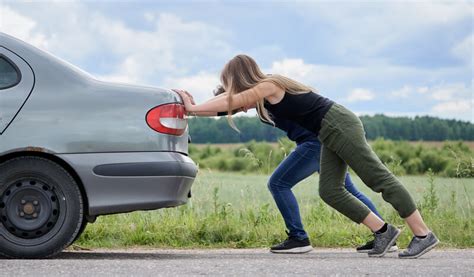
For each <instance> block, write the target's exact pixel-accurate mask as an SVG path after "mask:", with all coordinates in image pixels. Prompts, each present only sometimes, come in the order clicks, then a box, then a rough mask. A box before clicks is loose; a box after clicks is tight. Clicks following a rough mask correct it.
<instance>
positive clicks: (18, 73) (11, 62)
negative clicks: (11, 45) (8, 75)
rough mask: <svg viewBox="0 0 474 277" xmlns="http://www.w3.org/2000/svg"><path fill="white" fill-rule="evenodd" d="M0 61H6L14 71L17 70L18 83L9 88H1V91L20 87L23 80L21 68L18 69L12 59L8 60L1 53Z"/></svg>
mask: <svg viewBox="0 0 474 277" xmlns="http://www.w3.org/2000/svg"><path fill="white" fill-rule="evenodd" d="M0 59H4V60H5V61H6V62H7V63H9V64H10V65H11V66H12V67H13V69H15V71H16V76H17V78H16V81H15V82H14V83H13V84H11V85H9V86H6V87H0V90H5V89H9V88H12V87H15V86H16V85H18V84H19V83H20V82H21V79H22V75H21V71H20V68H18V66H17V65H16V64H15V63H14V62H13V61H12V60H11V59H10V58H8V57H7V56H5V55H4V54H2V53H0Z"/></svg>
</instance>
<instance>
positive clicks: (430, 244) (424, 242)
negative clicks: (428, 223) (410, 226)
mask: <svg viewBox="0 0 474 277" xmlns="http://www.w3.org/2000/svg"><path fill="white" fill-rule="evenodd" d="M438 243H439V240H438V238H437V237H436V236H435V234H433V233H432V232H429V233H428V235H427V236H426V238H424V239H420V238H417V237H413V238H412V239H411V241H410V244H409V245H408V248H407V249H406V250H405V251H403V252H401V253H398V257H399V258H400V259H416V258H418V257H421V256H422V255H423V254H425V253H426V252H428V251H430V250H431V249H433V248H434V247H435V246H436V245H437V244H438Z"/></svg>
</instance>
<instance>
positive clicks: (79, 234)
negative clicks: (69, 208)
mask: <svg viewBox="0 0 474 277" xmlns="http://www.w3.org/2000/svg"><path fill="white" fill-rule="evenodd" d="M86 227H87V221H85V220H84V219H83V221H82V224H81V228H79V231H78V232H77V234H76V237H74V239H73V240H72V242H71V243H70V244H69V245H68V246H70V245H72V244H73V243H74V242H76V240H78V239H79V237H80V236H81V235H82V233H84V230H85V229H86Z"/></svg>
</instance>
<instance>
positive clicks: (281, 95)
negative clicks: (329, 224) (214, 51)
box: [176, 55, 439, 258]
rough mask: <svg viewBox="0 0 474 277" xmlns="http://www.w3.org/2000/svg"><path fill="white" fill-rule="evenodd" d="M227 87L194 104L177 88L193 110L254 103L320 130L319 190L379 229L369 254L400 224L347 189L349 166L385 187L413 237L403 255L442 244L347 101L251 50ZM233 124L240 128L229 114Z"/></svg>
mask: <svg viewBox="0 0 474 277" xmlns="http://www.w3.org/2000/svg"><path fill="white" fill-rule="evenodd" d="M220 79H221V82H222V85H223V86H224V88H225V90H226V93H224V94H221V95H220V96H217V97H214V98H212V99H210V100H208V101H206V102H204V103H202V104H199V105H195V104H194V103H193V101H192V97H190V95H189V94H188V93H187V92H186V91H181V90H176V92H177V93H179V94H180V95H181V97H182V99H183V102H184V105H185V108H186V110H187V112H188V113H190V114H193V113H195V114H198V115H205V114H215V113H217V112H225V111H227V112H228V114H232V110H235V109H239V108H242V107H249V106H255V107H256V108H257V112H258V115H259V116H260V118H261V120H263V121H266V122H269V123H273V122H272V120H271V118H270V117H269V115H268V111H270V112H271V114H272V116H274V117H278V118H283V119H287V120H290V121H293V122H295V123H298V124H299V125H300V126H302V127H304V128H306V129H307V130H309V131H311V132H313V133H314V134H316V135H318V136H319V139H320V140H321V142H322V145H323V147H322V153H321V168H320V181H319V194H320V196H321V198H322V199H323V200H324V201H325V202H326V203H327V204H329V205H330V206H332V207H333V208H335V209H336V210H338V211H339V212H341V213H342V214H344V215H345V216H347V217H348V218H350V219H351V220H352V221H354V222H356V223H363V224H364V225H365V226H367V227H368V228H370V230H371V231H372V232H374V235H375V241H374V247H373V249H372V250H371V251H370V252H369V256H371V257H381V256H383V255H385V254H386V252H387V251H388V250H389V249H390V247H391V246H392V245H393V244H394V243H395V242H396V240H397V238H398V236H399V235H400V230H399V229H397V228H396V227H394V226H393V225H391V224H387V223H385V222H384V221H383V220H381V219H380V218H379V217H377V216H376V215H375V214H374V213H373V212H371V211H370V210H369V209H368V208H367V207H366V206H365V205H363V204H362V203H361V202H360V201H359V200H357V199H356V198H355V197H354V196H353V195H352V194H350V193H349V192H348V191H347V190H345V189H344V177H345V174H346V172H347V167H348V166H350V167H351V168H352V169H353V170H354V172H355V173H356V174H357V175H358V176H359V177H360V178H361V179H362V181H363V182H364V183H365V184H366V185H367V186H368V187H370V188H371V189H372V190H373V191H375V192H379V193H382V197H383V199H384V200H385V201H386V202H388V203H390V204H391V205H392V206H393V207H394V208H395V209H396V210H397V212H398V213H399V215H400V216H401V217H402V218H404V219H405V220H406V222H407V224H408V225H409V227H410V229H411V230H412V232H413V234H414V237H413V239H412V241H411V242H410V244H409V246H408V249H407V250H405V251H404V252H401V253H399V257H400V258H417V257H419V256H421V255H423V254H425V253H426V252H428V251H429V250H431V249H432V248H434V247H435V246H436V245H437V244H438V242H439V241H438V239H437V238H436V236H435V235H434V234H433V232H431V231H430V230H429V229H428V227H427V226H426V225H425V223H424V221H423V219H422V217H421V215H420V213H419V211H418V210H417V208H416V205H415V202H414V201H413V199H412V197H411V196H410V194H409V193H408V191H407V190H406V189H405V187H404V186H403V185H402V184H401V183H400V181H399V180H398V179H397V178H396V177H395V176H394V175H393V174H392V173H391V172H390V171H389V170H388V169H387V168H386V167H385V166H384V165H383V164H382V162H381V161H380V159H379V158H378V157H377V156H376V155H375V154H374V152H373V151H372V149H371V147H370V145H369V144H368V143H367V141H366V139H365V132H364V128H363V126H362V123H361V121H360V120H359V118H358V117H357V116H356V115H355V114H354V113H352V112H351V111H349V110H347V109H346V108H344V107H343V106H341V105H339V104H337V103H334V102H333V101H331V100H329V99H327V98H325V97H323V96H321V95H319V94H317V93H315V92H314V90H313V89H312V88H311V87H308V86H306V85H303V84H301V83H298V82H296V81H294V80H292V79H290V78H287V77H284V76H280V75H265V74H263V73H262V72H261V70H260V68H259V67H258V65H257V63H256V62H255V61H254V60H253V59H252V58H251V57H249V56H246V55H238V56H236V57H234V58H233V59H232V60H230V61H229V62H228V63H227V64H226V65H225V67H224V69H223V70H222V73H221V77H220ZM228 119H229V124H230V125H231V126H232V127H233V128H235V129H236V127H235V125H234V123H233V121H232V119H231V117H230V116H229V117H228Z"/></svg>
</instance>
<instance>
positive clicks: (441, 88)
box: [428, 83, 472, 101]
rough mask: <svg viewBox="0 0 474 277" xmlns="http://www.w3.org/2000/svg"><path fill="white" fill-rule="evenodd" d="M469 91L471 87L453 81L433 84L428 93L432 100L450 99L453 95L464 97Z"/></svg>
mask: <svg viewBox="0 0 474 277" xmlns="http://www.w3.org/2000/svg"><path fill="white" fill-rule="evenodd" d="M469 91H471V93H472V88H470V89H469V88H467V87H466V85H465V84H464V83H453V84H446V85H438V86H434V87H432V88H431V89H430V90H429V92H428V93H429V95H430V96H431V98H433V99H434V100H438V101H446V100H452V99H453V98H455V97H460V96H464V97H466V96H468V95H469Z"/></svg>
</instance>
